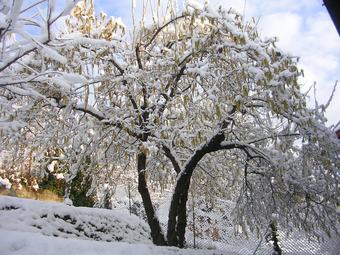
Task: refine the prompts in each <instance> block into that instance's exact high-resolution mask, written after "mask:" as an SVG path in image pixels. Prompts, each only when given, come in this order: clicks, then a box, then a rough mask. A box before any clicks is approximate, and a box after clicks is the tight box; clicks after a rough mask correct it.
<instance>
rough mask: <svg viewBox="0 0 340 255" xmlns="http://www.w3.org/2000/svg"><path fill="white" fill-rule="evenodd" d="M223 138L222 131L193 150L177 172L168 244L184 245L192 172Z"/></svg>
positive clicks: (215, 148)
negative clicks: (180, 170)
mask: <svg viewBox="0 0 340 255" xmlns="http://www.w3.org/2000/svg"><path fill="white" fill-rule="evenodd" d="M224 138H225V136H224V134H223V132H220V133H218V134H216V135H215V136H214V137H212V138H211V140H210V141H209V142H208V143H207V144H206V145H205V146H202V147H201V148H200V149H198V150H196V151H195V154H194V155H193V156H192V157H191V158H190V160H189V161H188V162H187V163H186V165H185V167H184V169H183V171H182V172H181V173H179V175H178V177H177V182H176V187H175V191H174V193H173V195H172V200H171V204H170V209H169V217H168V231H167V239H168V245H170V246H178V247H183V246H184V243H185V229H186V225H187V214H186V209H187V208H186V205H187V201H188V194H189V187H190V180H191V176H192V173H193V171H194V170H195V168H196V166H197V164H198V162H199V161H200V160H201V159H202V158H203V157H204V155H205V154H207V153H210V152H213V151H216V150H218V149H219V145H220V143H221V142H222V141H223V140H224Z"/></svg>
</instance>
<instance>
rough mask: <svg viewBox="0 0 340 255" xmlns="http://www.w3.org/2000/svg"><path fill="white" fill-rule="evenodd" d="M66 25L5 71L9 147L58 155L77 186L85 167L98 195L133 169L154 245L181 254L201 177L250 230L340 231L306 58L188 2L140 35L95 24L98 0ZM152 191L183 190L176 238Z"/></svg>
mask: <svg viewBox="0 0 340 255" xmlns="http://www.w3.org/2000/svg"><path fill="white" fill-rule="evenodd" d="M53 6H54V5H53V1H49V2H48V7H47V15H51V14H49V13H50V12H52V11H53ZM13 8H14V7H13ZM16 8H19V7H16ZM19 10H20V8H19ZM63 13H64V12H62V14H63ZM12 16H13V15H12ZM59 16H61V15H59ZM48 17H49V16H47V18H46V19H45V20H46V24H47V25H46V26H47V27H49V26H50V25H51V24H52V23H53V22H52V21H53V20H54V19H52V18H51V17H53V15H52V16H51V17H50V18H48ZM57 17H58V16H57ZM66 24H67V29H66V30H65V31H63V32H61V33H59V34H58V36H56V37H55V41H50V40H48V41H43V42H41V43H40V44H38V46H39V47H38V46H36V47H33V46H34V45H35V44H34V43H36V42H35V41H34V43H33V44H32V45H33V46H32V45H31V46H30V47H31V48H30V50H29V52H27V53H26V54H25V55H17V58H16V59H15V58H13V62H8V63H7V66H4V67H5V68H4V70H3V72H2V73H3V74H4V76H3V78H1V79H2V80H1V81H2V83H1V84H2V85H1V93H3V96H2V98H3V101H2V102H3V103H2V105H1V107H2V109H4V116H6V118H8V119H7V120H6V121H7V122H6V129H4V130H5V131H4V134H3V137H4V138H3V139H4V141H7V142H8V144H14V142H13V139H14V138H15V137H18V139H17V140H16V143H17V144H18V143H22V141H25V140H23V137H25V139H27V141H28V142H31V141H34V144H35V146H32V145H30V148H34V151H35V152H36V155H38V154H39V153H40V155H41V154H42V153H43V152H44V151H46V150H47V149H48V148H49V147H50V146H54V147H55V148H60V150H61V151H62V160H63V164H65V166H67V169H68V172H69V175H68V177H67V181H71V180H72V179H73V178H75V177H76V176H77V173H78V171H79V170H82V172H83V174H85V175H87V176H89V177H90V178H91V179H92V188H93V189H95V188H98V187H99V185H101V184H102V183H105V182H108V181H110V180H111V181H116V182H118V181H120V180H124V179H125V178H124V177H126V176H127V175H128V173H127V172H128V171H131V169H136V170H137V171H136V172H135V176H136V178H137V187H138V191H139V193H140V194H141V198H142V200H143V205H144V208H145V212H146V215H147V220H148V223H149V226H150V229H151V236H152V239H153V242H154V243H155V244H158V245H165V244H168V245H175V246H180V247H183V246H184V244H185V228H186V217H187V215H186V203H187V199H188V193H189V190H190V184H191V182H192V181H193V180H194V181H195V182H197V183H198V184H199V185H202V186H203V185H206V186H207V187H211V191H210V192H207V193H209V194H208V196H209V197H224V196H225V193H226V190H227V189H229V187H231V188H232V189H233V192H234V196H229V197H231V199H233V200H234V201H235V202H236V207H235V210H234V211H235V219H236V222H237V224H239V225H240V227H241V229H242V231H247V229H250V230H260V229H262V228H267V226H268V225H269V224H273V222H275V224H279V225H281V226H284V227H286V228H288V229H289V228H292V227H298V228H302V229H304V230H306V231H308V232H313V231H314V230H317V229H319V228H323V229H324V230H325V231H327V232H331V228H332V227H333V230H335V231H337V229H336V226H335V225H334V223H333V220H332V219H337V220H339V217H338V215H337V214H336V207H337V203H338V202H339V201H338V197H339V196H338V193H339V190H338V170H339V163H338V161H339V160H338V159H339V142H338V140H336V138H335V135H334V134H333V133H332V132H331V131H330V130H328V129H327V128H326V127H325V118H324V116H323V109H324V106H320V107H318V108H316V109H308V108H307V107H306V103H305V96H304V95H303V94H302V93H301V92H300V86H299V83H298V80H297V78H298V76H299V75H301V72H300V71H299V70H298V68H297V67H296V64H297V59H296V58H294V57H292V56H289V55H287V54H285V53H284V52H282V51H280V50H279V49H277V48H276V47H275V40H273V39H266V40H263V39H261V38H260V37H259V35H258V33H257V31H256V28H255V24H253V23H245V22H244V21H243V20H242V17H241V16H240V15H239V14H238V13H235V12H234V11H233V10H223V9H222V8H219V9H217V10H214V9H213V8H211V7H209V6H207V5H204V6H203V5H202V6H201V5H199V4H194V3H193V2H192V1H189V2H188V4H187V5H186V7H185V8H184V9H183V10H182V11H181V12H178V11H176V7H175V5H174V4H173V3H172V2H169V5H168V7H167V9H166V15H165V16H164V17H163V18H160V16H158V17H157V15H156V14H154V16H153V22H151V24H148V23H143V22H141V23H140V27H135V28H134V34H133V36H132V38H127V37H126V36H124V34H125V27H124V26H123V25H122V24H121V23H120V21H119V20H115V19H113V18H110V19H108V18H107V17H106V15H105V14H103V13H101V14H100V15H99V17H97V16H96V15H95V13H94V6H93V3H92V2H87V1H84V2H80V3H79V4H78V5H77V6H76V7H75V8H74V9H73V11H72V15H71V17H69V18H68V19H67V20H66ZM45 31H47V35H49V33H48V31H49V30H48V29H47V30H45ZM47 37H48V36H47ZM50 37H51V36H50ZM48 38H49V37H48ZM52 39H53V38H52ZM52 39H51V40H52ZM22 44H23V43H22ZM10 45H11V47H13V49H16V47H17V46H16V44H15V43H13V44H10ZM4 49H5V51H4V54H9V52H8V51H9V49H8V48H4ZM6 50H8V51H7V52H6ZM26 56H27V58H29V61H28V60H27V62H25V63H22V61H23V60H24V59H25V58H26ZM22 66H23V67H22ZM14 73H20V74H22V75H20V77H21V78H17V76H14ZM32 73H33V74H32ZM6 75H7V76H8V77H10V78H6V77H7V76H6ZM13 81H14V83H13ZM6 93H7V94H6ZM8 93H9V94H8ZM12 97H14V98H15V99H13V98H12ZM13 100H16V101H13ZM16 104H18V105H19V107H18V106H16ZM8 123H10V125H8ZM14 127H15V128H16V130H18V131H16V132H17V134H18V135H17V136H14V135H13V132H10V131H11V130H13V128H14ZM5 139H7V140H5ZM303 143H305V144H304V145H303ZM302 145H303V146H302ZM38 152H39V153H38ZM85 166H86V167H85ZM113 176H114V178H113ZM148 184H149V185H150V184H151V185H159V186H161V187H163V188H164V187H165V186H167V185H168V187H172V188H173V196H172V199H171V203H170V208H169V217H168V224H167V233H166V236H165V235H164V234H163V231H162V227H161V225H160V223H159V220H158V218H157V214H156V210H155V207H154V205H153V202H152V195H151V194H150V190H149V185H148ZM226 187H228V188H227V189H226ZM324 215H326V217H324Z"/></svg>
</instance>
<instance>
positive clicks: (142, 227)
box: [0, 196, 241, 255]
mask: <svg viewBox="0 0 340 255" xmlns="http://www.w3.org/2000/svg"><path fill="white" fill-rule="evenodd" d="M149 236H150V235H149V228H148V226H147V224H146V223H145V222H143V221H142V220H140V219H139V218H138V217H137V216H134V215H129V212H128V211H127V210H125V209H121V210H106V209H97V208H84V207H73V206H68V205H65V204H63V203H56V202H42V201H36V200H30V199H20V198H14V197H7V196H0V255H19V254H22V255H33V254H34V255H66V254H67V255H87V254H88V255H90V254H91V255H105V254H110V255H116V254H117V255H118V254H124V255H128V254H133V255H141V254H145V255H156V254H164V255H173V254H183V255H191V254H192V255H194V254H198V255H200V254H201V255H203V254H207V255H241V254H239V253H235V252H231V251H217V250H203V249H200V250H197V249H196V250H194V249H178V248H173V247H157V246H154V245H153V244H152V243H151V240H150V239H149ZM95 240H96V241H95Z"/></svg>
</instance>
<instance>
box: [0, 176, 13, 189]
mask: <svg viewBox="0 0 340 255" xmlns="http://www.w3.org/2000/svg"><path fill="white" fill-rule="evenodd" d="M2 186H3V187H4V188H5V189H10V188H11V187H12V184H11V183H10V181H9V180H8V179H7V178H4V179H3V178H1V177H0V188H1V187H2Z"/></svg>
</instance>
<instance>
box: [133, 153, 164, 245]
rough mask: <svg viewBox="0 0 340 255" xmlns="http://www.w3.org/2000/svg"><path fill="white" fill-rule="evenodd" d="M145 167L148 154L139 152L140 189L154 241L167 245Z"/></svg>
mask: <svg viewBox="0 0 340 255" xmlns="http://www.w3.org/2000/svg"><path fill="white" fill-rule="evenodd" d="M145 167H146V155H145V153H144V152H139V154H138V155H137V170H138V191H139V193H140V195H141V197H142V200H143V205H144V209H145V213H146V216H147V219H148V224H149V226H150V230H151V237H152V241H153V243H154V244H156V245H166V242H165V239H164V235H163V232H162V229H161V226H160V223H159V221H158V218H157V216H156V214H155V209H154V207H153V205H152V201H151V197H150V193H149V190H148V187H147V184H146V176H145Z"/></svg>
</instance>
